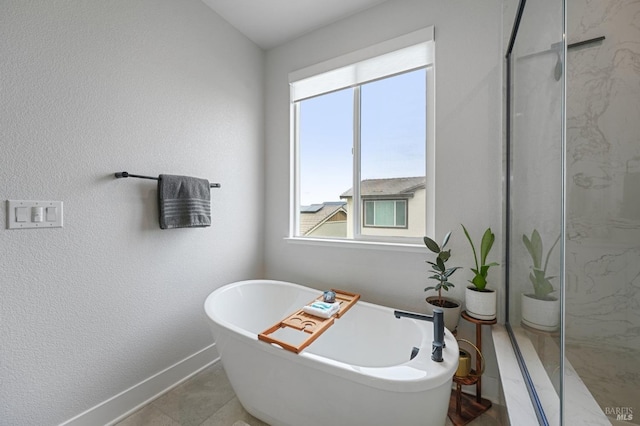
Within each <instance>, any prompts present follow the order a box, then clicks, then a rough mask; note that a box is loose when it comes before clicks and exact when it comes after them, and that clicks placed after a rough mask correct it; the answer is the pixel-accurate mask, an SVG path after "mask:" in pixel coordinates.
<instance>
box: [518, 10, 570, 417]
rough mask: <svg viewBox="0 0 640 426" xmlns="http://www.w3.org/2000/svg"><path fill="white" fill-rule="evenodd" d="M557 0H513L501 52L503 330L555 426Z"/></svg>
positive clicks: (559, 166)
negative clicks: (512, 23) (512, 27)
mask: <svg viewBox="0 0 640 426" xmlns="http://www.w3.org/2000/svg"><path fill="white" fill-rule="evenodd" d="M563 7H564V2H563V1H558V0H542V1H529V2H526V3H525V2H524V1H523V2H521V8H522V10H521V12H522V14H521V19H520V22H519V26H518V28H517V36H516V37H515V38H513V39H512V45H511V46H510V51H509V54H508V55H507V59H508V63H507V66H508V67H509V70H508V74H509V76H508V77H509V80H510V81H509V86H508V102H509V111H508V114H509V117H508V120H509V121H508V132H509V135H508V137H509V142H508V159H507V161H508V179H509V182H508V184H507V185H508V186H507V204H508V212H507V220H508V223H507V246H508V255H507V256H508V258H507V260H508V262H507V282H508V308H509V309H508V324H507V326H508V328H509V330H510V332H511V333H512V338H513V340H514V343H515V345H516V346H517V348H518V349H519V352H520V354H521V361H522V367H523V371H524V373H525V376H526V377H527V378H528V380H529V385H530V387H531V391H532V392H531V394H532V396H533V400H534V405H535V406H536V407H537V414H538V419H539V421H540V423H541V424H552V425H558V424H560V417H561V416H560V412H561V405H560V401H561V397H560V395H561V394H562V391H561V386H562V380H561V378H562V374H561V373H562V356H561V353H562V341H561V325H562V324H561V318H562V315H561V304H562V291H563V274H562V271H563V238H562V236H563V233H564V210H563V199H564V194H563V188H564V185H563V181H564V138H563V133H564V112H563V109H564V72H565V70H564V38H563V34H564V23H563V21H564V11H563Z"/></svg>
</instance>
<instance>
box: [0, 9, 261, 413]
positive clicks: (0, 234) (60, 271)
mask: <svg viewBox="0 0 640 426" xmlns="http://www.w3.org/2000/svg"><path fill="white" fill-rule="evenodd" d="M1 8H2V13H1V14H0V56H1V57H2V61H0V76H1V77H2V79H1V82H0V140H1V144H2V155H0V182H1V183H2V184H1V185H0V199H1V200H2V202H3V203H4V200H6V199H36V200H37V199H44V200H62V201H63V202H64V209H65V217H64V221H65V225H64V228H62V229H44V230H18V231H15V230H7V229H5V226H4V223H5V221H6V219H5V207H4V204H3V206H2V208H1V209H0V223H2V224H3V225H2V229H0V304H1V308H2V309H1V310H0V315H1V319H0V342H1V344H0V401H2V402H1V403H0V424H3V425H4V424H6V425H48V424H58V423H60V422H63V421H65V420H67V419H69V418H71V417H73V416H75V415H77V414H79V413H81V412H82V411H84V410H86V409H88V408H90V407H92V406H94V405H95V404H98V403H100V402H102V401H105V400H106V399H108V398H109V397H112V396H113V395H115V394H117V393H119V392H121V391H123V390H125V389H127V388H128V387H130V386H133V385H135V384H137V383H139V382H140V381H142V380H144V379H146V378H147V377H149V376H151V375H153V374H155V373H157V372H159V371H161V370H163V369H165V368H167V367H168V366H170V365H172V364H174V363H176V362H178V361H180V360H182V359H184V358H185V357H187V356H189V355H191V354H193V353H195V352H197V351H198V350H200V349H202V348H204V347H206V346H208V345H210V344H211V343H212V338H211V335H210V332H209V329H208V326H207V323H206V320H205V316H204V312H203V308H202V304H203V302H204V299H205V297H206V295H207V294H208V293H210V292H211V291H212V290H213V289H215V288H217V287H219V286H220V285H222V284H224V283H227V282H230V281H234V280H236V279H241V278H251V277H256V276H260V275H261V264H262V257H261V254H262V251H261V245H262V243H261V241H262V239H261V235H262V231H263V229H262V216H261V214H260V212H261V211H262V205H263V195H262V193H263V186H262V177H263V145H262V144H263V85H262V81H263V53H262V52H261V51H260V50H259V49H258V48H257V47H256V46H255V45H254V44H252V43H251V42H249V41H248V40H247V39H246V38H244V37H243V36H242V35H241V34H240V33H239V32H237V31H236V30H235V29H233V28H232V27H230V26H229V25H228V24H227V23H226V22H225V21H223V20H222V19H221V18H220V17H219V16H218V15H216V14H215V13H213V12H212V11H211V10H210V9H209V8H208V7H206V6H205V5H204V4H203V3H201V2H200V1H198V0H186V1H180V2H176V1H172V0H160V1H157V0H138V1H128V0H116V1H97V0H96V1H93V0H92V1H89V0H87V1H71V0H56V1H44V0H43V1H30V2H25V1H21V0H3V1H2V7H1ZM122 170H127V171H129V172H131V173H138V174H146V175H157V174H159V173H173V174H187V175H194V176H199V177H204V178H208V179H210V180H212V181H217V182H220V183H222V188H221V189H217V190H215V189H214V190H212V191H213V192H212V195H213V201H212V214H213V226H212V227H211V228H206V229H177V230H166V231H162V230H160V229H159V228H158V224H157V207H156V188H155V183H154V182H152V181H145V180H136V179H127V180H125V179H121V180H115V179H114V178H113V173H114V172H116V171H122Z"/></svg>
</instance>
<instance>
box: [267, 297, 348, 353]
mask: <svg viewBox="0 0 640 426" xmlns="http://www.w3.org/2000/svg"><path fill="white" fill-rule="evenodd" d="M331 291H333V292H335V293H336V302H340V309H339V310H338V312H336V313H335V314H334V315H333V316H331V317H329V318H320V317H316V316H314V315H310V314H307V313H306V312H304V311H303V310H302V308H300V310H298V311H296V312H294V313H293V314H291V315H289V316H288V317H286V318H285V319H283V320H282V321H278V322H277V323H275V324H274V325H273V326H272V327H270V328H267V329H266V330H265V331H263V332H262V333H260V334H258V339H260V340H262V341H263V342H267V343H275V344H276V345H279V346H281V347H282V348H283V349H286V350H288V351H291V352H295V353H297V354H299V353H300V352H301V351H302V350H303V349H304V348H306V347H307V346H309V345H310V344H311V343H312V342H313V341H314V340H316V339H317V338H318V337H320V335H321V334H322V333H324V332H325V331H326V330H327V329H328V328H329V327H331V326H332V325H333V321H334V319H335V318H340V317H341V316H342V315H343V314H344V313H345V312H347V311H348V310H349V309H351V307H352V306H353V305H355V303H356V302H357V301H358V299H360V295H359V294H355V293H349V292H347V291H344V290H336V289H333V288H332V289H331ZM315 301H322V295H320V296H318V297H317V298H316V299H314V300H312V301H311V302H309V304H311V303H313V302H315ZM285 327H290V328H293V329H295V330H298V331H303V332H305V333H307V334H308V335H309V336H308V337H307V338H306V339H305V340H303V341H302V342H301V343H300V344H298V345H295V344H291V343H288V342H285V341H283V340H280V339H277V338H275V337H273V336H270V334H272V333H274V332H276V331H278V330H280V329H282V328H285Z"/></svg>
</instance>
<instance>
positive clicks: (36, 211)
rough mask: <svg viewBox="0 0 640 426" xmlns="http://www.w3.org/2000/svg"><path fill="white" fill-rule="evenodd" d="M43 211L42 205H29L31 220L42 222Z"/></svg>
mask: <svg viewBox="0 0 640 426" xmlns="http://www.w3.org/2000/svg"><path fill="white" fill-rule="evenodd" d="M43 213H44V211H43V208H42V207H31V222H42V215H43Z"/></svg>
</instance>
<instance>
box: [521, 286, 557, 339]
mask: <svg viewBox="0 0 640 426" xmlns="http://www.w3.org/2000/svg"><path fill="white" fill-rule="evenodd" d="M522 323H523V324H524V325H526V326H529V327H531V328H535V329H536V330H542V331H556V330H557V329H558V327H559V325H560V300H558V299H556V298H550V299H548V300H541V299H536V298H535V297H534V296H533V295H532V294H524V293H523V294H522Z"/></svg>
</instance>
